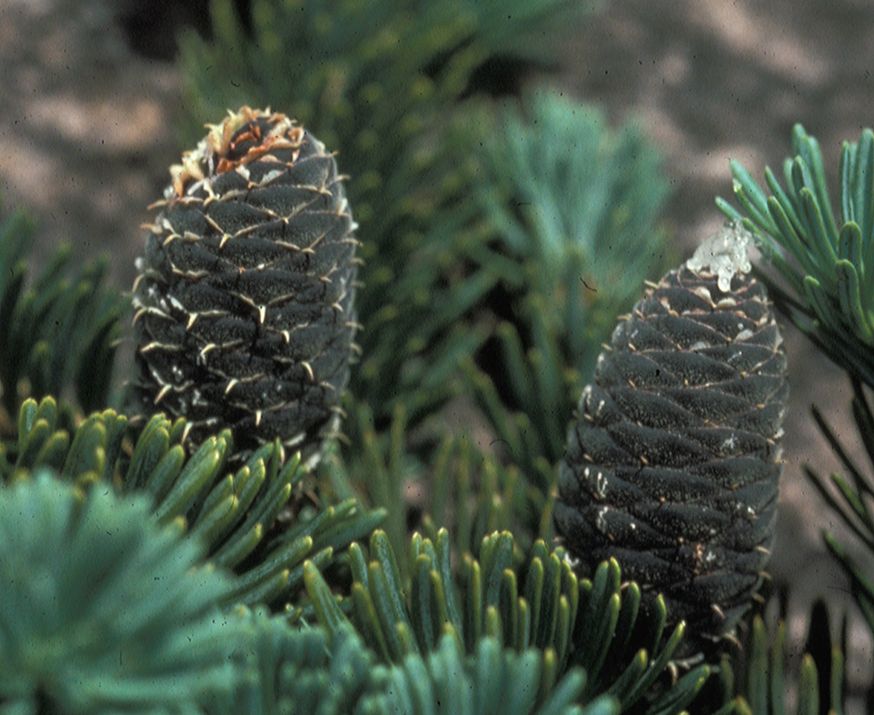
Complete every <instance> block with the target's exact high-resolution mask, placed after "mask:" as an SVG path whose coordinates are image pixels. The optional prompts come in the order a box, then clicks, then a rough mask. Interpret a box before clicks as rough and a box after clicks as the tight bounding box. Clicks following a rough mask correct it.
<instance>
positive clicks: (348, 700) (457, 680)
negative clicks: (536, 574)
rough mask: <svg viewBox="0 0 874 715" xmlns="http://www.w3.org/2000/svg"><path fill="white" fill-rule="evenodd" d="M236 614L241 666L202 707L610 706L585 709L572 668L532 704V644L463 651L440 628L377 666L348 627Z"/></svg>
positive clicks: (489, 641)
mask: <svg viewBox="0 0 874 715" xmlns="http://www.w3.org/2000/svg"><path fill="white" fill-rule="evenodd" d="M240 616H241V618H242V619H243V621H244V624H245V627H246V630H247V633H246V637H245V639H244V641H243V642H244V643H245V644H246V646H247V647H246V648H241V649H239V650H238V651H237V652H236V653H235V660H236V662H238V663H239V664H240V665H241V666H243V667H244V668H245V670H244V675H243V677H242V678H241V679H240V681H238V684H237V687H236V689H235V692H234V693H233V696H232V697H231V698H230V699H227V698H226V699H223V700H218V701H217V702H215V703H213V704H211V706H210V707H209V708H208V712H210V713H214V714H215V715H222V714H223V713H228V715H230V714H231V713H242V712H245V713H251V714H252V715H279V714H280V713H291V712H311V713H316V714H317V715H342V714H345V713H354V714H355V715H388V714H389V713H410V714H412V713H446V715H456V713H461V714H464V713H471V715H474V714H477V715H478V714H480V713H483V714H487V713H496V714H497V713H514V714H515V713H518V714H519V715H523V714H527V713H534V712H537V713H541V714H542V715H543V714H547V713H567V714H568V715H570V714H571V713H573V714H574V715H578V714H582V715H602V714H603V715H608V714H609V715H612V714H613V713H616V712H618V710H617V708H616V706H615V701H614V700H613V699H612V698H610V697H609V696H604V697H602V698H601V699H600V700H598V701H596V702H595V703H593V705H592V706H590V707H587V708H580V707H579V706H578V705H576V704H575V699H576V697H577V696H578V694H579V693H580V691H581V689H582V685H583V682H584V681H583V678H582V674H581V673H580V672H579V671H571V672H569V673H567V674H566V675H564V676H563V677H562V679H561V681H560V682H559V683H557V686H556V688H555V689H554V690H553V692H552V694H551V695H550V696H549V697H548V698H547V699H546V700H545V701H543V702H540V703H538V697H537V696H538V682H539V680H540V661H539V658H538V656H537V653H536V652H535V651H526V652H524V653H516V652H515V651H512V650H507V649H501V647H500V645H499V644H498V643H497V641H495V639H493V638H483V639H482V640H481V641H480V642H479V644H478V645H477V648H476V649H475V652H474V653H473V654H471V655H469V656H466V655H465V654H464V652H463V651H462V650H461V649H459V647H458V644H457V643H456V642H455V641H454V640H453V639H452V638H451V637H450V636H444V638H443V639H442V640H441V642H440V644H439V647H438V648H437V649H435V651H434V652H432V653H429V654H427V655H425V656H422V655H419V654H412V653H411V654H409V655H408V656H407V657H405V658H404V659H403V660H402V661H401V662H400V663H398V664H397V665H381V664H378V663H377V662H376V661H375V657H374V653H373V651H371V650H368V649H367V648H365V647H364V644H363V643H362V641H361V638H360V637H359V636H358V634H357V633H356V632H355V631H354V630H353V629H351V628H350V627H348V626H339V627H338V628H336V629H335V630H334V631H333V632H331V633H329V632H327V631H325V630H323V629H320V628H304V629H295V628H292V627H290V626H289V625H288V623H287V622H286V621H285V620H284V619H282V618H278V617H270V616H269V615H268V614H267V613H265V612H264V611H263V610H257V611H255V612H249V611H246V610H242V611H241V613H240Z"/></svg>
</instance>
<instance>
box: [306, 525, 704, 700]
mask: <svg viewBox="0 0 874 715" xmlns="http://www.w3.org/2000/svg"><path fill="white" fill-rule="evenodd" d="M450 543H451V540H450V537H449V534H448V533H447V532H446V531H445V530H441V531H440V532H439V533H438V535H437V538H436V539H435V540H433V541H432V540H431V539H427V538H423V537H422V536H421V535H419V534H414V535H413V536H412V537H411V539H410V542H409V548H408V551H407V553H408V556H407V558H406V559H404V556H403V555H402V554H397V553H395V551H394V550H393V549H392V548H391V545H390V544H389V542H388V539H387V537H386V535H385V533H384V532H381V531H375V532H374V533H373V535H372V536H371V539H370V544H369V548H368V549H366V550H365V549H364V548H362V547H360V546H358V545H353V546H352V547H351V548H350V551H349V557H350V568H351V571H352V575H353V583H352V588H351V596H350V598H351V601H352V604H351V612H350V613H348V614H347V612H346V608H345V607H344V606H345V601H341V602H340V603H338V602H337V599H336V597H335V595H334V594H333V593H332V592H331V590H330V588H329V587H328V585H327V583H326V582H325V580H324V579H323V578H322V576H321V575H320V573H319V572H318V570H317V569H315V568H312V567H310V568H309V569H308V570H307V573H306V576H305V578H306V583H307V590H308V592H309V595H310V598H311V599H312V601H313V604H314V606H315V610H316V614H317V616H318V619H319V621H320V622H321V623H322V624H323V625H324V626H325V627H326V628H328V629H330V630H331V631H336V630H338V629H342V628H346V627H347V626H348V624H349V623H350V622H351V623H352V624H354V626H355V627H356V629H357V630H358V632H360V633H361V634H362V635H363V637H364V639H365V642H366V643H367V644H368V645H369V647H371V648H372V649H373V650H374V651H375V652H376V653H377V654H379V655H380V656H381V658H382V659H384V660H385V661H388V662H394V663H402V662H404V659H406V658H409V657H410V656H411V655H417V654H425V653H429V652H433V651H435V649H436V650H442V649H443V648H444V647H445V640H446V638H451V639H452V641H453V642H454V643H455V644H456V646H457V647H460V648H463V649H465V650H466V651H467V652H468V653H471V654H475V653H477V648H479V647H481V645H482V639H483V638H484V637H486V638H489V639H494V640H495V641H496V642H497V643H498V644H501V645H503V647H505V648H511V649H513V650H515V651H519V652H525V651H526V649H531V648H536V649H537V651H536V652H537V653H538V654H539V656H538V657H539V658H540V659H541V661H542V666H541V668H542V672H541V679H540V681H539V684H538V686H537V688H538V690H539V692H540V699H541V700H542V699H543V698H545V697H546V696H547V694H548V693H551V692H553V689H554V688H556V687H557V685H556V682H557V680H558V678H559V677H560V675H561V673H563V672H565V671H566V670H567V668H568V667H571V666H573V667H580V668H582V669H583V672H584V674H585V684H584V686H583V687H582V688H581V695H580V697H581V702H584V703H586V702H590V703H592V704H593V706H594V703H595V702H596V701H597V700H598V699H599V698H601V697H602V696H603V695H608V696H610V697H613V698H615V699H616V700H617V704H618V705H619V708H620V709H619V710H618V711H617V712H647V713H658V712H678V711H679V710H681V709H682V708H683V707H685V705H686V704H688V703H690V702H692V701H693V700H694V699H695V697H696V696H697V694H698V692H699V691H700V689H701V688H702V686H703V684H704V682H705V681H706V680H707V678H708V677H709V675H710V672H711V670H710V667H709V666H707V665H701V666H698V667H697V668H694V669H693V670H691V671H690V672H689V673H687V674H686V675H685V676H684V678H683V679H682V680H681V681H680V682H679V683H678V684H676V685H675V686H674V687H673V688H672V689H670V690H668V691H666V692H664V693H661V694H658V693H657V692H655V691H654V690H653V686H654V685H655V684H656V682H657V681H658V680H659V678H660V677H662V676H664V672H665V668H666V667H667V665H668V664H669V662H670V661H671V658H672V656H673V655H674V653H675V652H676V650H677V648H678V646H679V645H680V643H681V641H682V638H683V632H684V626H683V625H678V626H676V627H675V628H674V629H673V630H668V629H666V621H667V611H666V609H665V607H664V602H663V601H661V600H658V601H657V602H656V604H655V608H654V610H653V611H652V612H651V613H649V614H647V615H646V616H644V614H643V612H642V610H641V593H640V589H639V588H638V587H637V585H636V584H633V583H631V584H628V583H625V584H623V583H622V581H621V572H620V569H619V566H618V564H617V563H616V562H615V561H611V562H605V563H603V564H602V565H601V566H600V567H599V569H598V570H597V572H596V573H595V575H594V577H593V578H592V580H578V579H577V577H576V576H575V575H574V573H573V570H572V569H571V567H570V566H569V565H568V563H567V560H566V557H565V552H564V551H563V550H561V549H559V550H552V551H551V550H549V549H548V548H547V547H546V545H545V544H544V543H543V542H542V541H540V542H537V543H536V544H535V545H534V546H533V548H532V550H531V552H530V554H529V555H528V558H527V559H526V560H525V562H524V563H523V565H522V566H521V567H519V566H516V565H515V562H514V557H513V553H514V543H513V537H512V535H511V534H509V533H508V532H503V533H494V534H492V535H490V536H488V537H486V538H485V539H483V542H482V544H481V547H480V549H479V556H478V558H474V557H473V556H471V555H470V554H465V555H464V557H463V560H462V563H461V564H460V566H459V567H458V569H457V574H456V573H455V569H453V567H452V563H451V551H450ZM404 560H406V561H408V564H407V566H406V568H404V569H402V568H401V566H400V564H401V563H402V562H403V561H404ZM405 573H409V574H410V575H409V577H406V576H404V574H405ZM674 708H676V709H674Z"/></svg>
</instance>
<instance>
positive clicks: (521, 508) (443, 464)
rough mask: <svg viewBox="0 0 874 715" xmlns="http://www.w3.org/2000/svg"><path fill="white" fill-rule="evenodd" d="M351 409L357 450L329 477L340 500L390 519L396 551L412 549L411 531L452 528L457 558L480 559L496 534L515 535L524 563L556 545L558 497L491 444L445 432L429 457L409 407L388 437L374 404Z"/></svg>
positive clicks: (342, 454)
mask: <svg viewBox="0 0 874 715" xmlns="http://www.w3.org/2000/svg"><path fill="white" fill-rule="evenodd" d="M346 407H347V411H348V415H349V418H348V420H347V421H346V425H345V432H346V434H347V435H348V440H349V445H348V446H347V447H346V448H345V449H343V450H334V451H333V453H332V454H331V455H330V456H329V457H328V458H327V459H326V460H325V463H324V464H323V467H322V469H321V474H322V476H323V478H324V479H325V480H326V481H329V482H330V483H331V484H332V488H333V490H334V492H335V493H336V494H337V495H338V496H342V497H345V498H353V497H356V498H358V499H360V500H361V501H362V502H363V503H364V504H367V505H369V506H370V507H372V508H380V509H382V510H383V511H384V512H385V513H386V519H385V521H384V522H383V524H382V525H381V528H382V529H383V530H384V531H385V532H386V534H387V536H388V539H389V542H390V543H391V545H392V548H394V549H395V551H396V552H398V553H403V552H404V551H405V550H406V548H407V544H408V532H409V527H410V525H413V528H420V529H421V531H422V532H423V533H424V534H425V535H427V536H428V537H430V538H432V539H434V538H436V536H437V532H438V531H439V529H441V528H448V529H449V531H450V534H451V537H452V549H453V552H454V553H457V554H463V553H466V552H470V553H473V552H474V551H475V550H476V549H477V548H478V546H479V543H480V542H481V541H482V539H483V538H484V537H485V536H487V535H488V534H490V533H492V532H495V531H503V530H507V531H512V532H513V535H514V543H515V544H516V545H517V560H518V559H521V556H522V551H519V550H518V549H519V547H521V549H522V550H525V549H528V548H529V547H530V546H531V544H532V543H533V542H534V541H535V540H537V539H544V540H546V541H549V540H551V538H552V534H553V525H552V501H553V497H552V496H551V495H550V494H548V493H544V492H543V491H541V489H540V488H539V487H538V486H537V485H536V484H535V483H534V480H532V479H529V478H527V477H526V475H525V473H524V471H523V470H521V469H520V468H519V467H517V466H516V465H514V464H512V463H510V464H507V463H504V462H503V461H502V460H500V459H499V458H498V457H497V456H496V455H494V454H491V453H488V452H487V445H479V444H474V443H473V439H472V438H471V437H470V436H469V435H467V434H458V435H456V434H444V435H443V436H442V437H441V438H440V441H439V443H438V444H437V446H436V447H435V448H434V449H433V450H432V451H430V452H429V453H428V457H427V459H423V458H422V456H421V455H418V454H417V453H416V450H415V449H414V447H415V445H414V442H415V440H414V438H413V437H411V436H410V434H409V429H408V428H409V425H408V419H407V413H406V411H405V410H404V409H403V407H402V406H401V405H398V406H396V407H395V409H394V411H393V414H392V419H391V422H390V423H389V425H388V428H387V429H385V430H384V431H381V432H380V431H377V429H376V426H375V421H376V420H375V416H374V414H373V411H372V410H371V409H370V408H369V407H368V406H367V405H364V404H361V403H360V402H357V401H355V400H353V399H349V400H347V401H346ZM411 493H412V494H414V495H415V496H413V497H410V496H409V495H410V494H411ZM404 568H405V564H404V563H403V562H402V563H401V569H402V570H403V569H404Z"/></svg>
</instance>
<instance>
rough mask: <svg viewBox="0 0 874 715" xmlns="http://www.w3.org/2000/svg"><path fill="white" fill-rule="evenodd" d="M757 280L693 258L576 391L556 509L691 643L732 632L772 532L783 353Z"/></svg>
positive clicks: (641, 307)
mask: <svg viewBox="0 0 874 715" xmlns="http://www.w3.org/2000/svg"><path fill="white" fill-rule="evenodd" d="M781 343H782V340H781V338H780V334H779V331H778V329H777V326H776V323H775V321H774V316H773V313H772V311H771V307H770V304H769V303H768V301H767V296H766V294H765V290H764V287H763V286H762V285H761V284H759V283H758V282H757V281H755V280H754V279H752V278H751V277H749V276H747V275H744V274H740V275H735V277H734V278H733V279H732V284H731V292H730V294H726V293H723V292H722V291H721V290H720V289H719V287H718V285H717V277H716V276H715V275H713V274H710V273H709V272H707V271H702V272H700V273H697V272H693V271H691V270H690V269H688V268H687V267H683V268H681V269H679V270H675V271H671V272H670V273H668V274H667V275H666V276H665V277H664V278H663V279H662V281H661V282H660V283H659V284H657V285H653V286H651V287H650V288H649V289H648V290H647V292H646V295H645V296H644V298H643V299H642V300H641V301H639V302H638V303H637V304H636V305H635V307H634V309H633V310H632V312H631V314H630V315H629V316H627V317H626V319H625V320H624V321H623V322H620V324H619V325H618V326H617V328H616V330H615V332H614V333H613V336H612V339H611V343H610V345H609V346H605V350H604V352H603V353H602V354H601V356H600V358H599V360H598V367H597V370H596V374H595V379H594V383H593V384H592V385H590V386H588V387H587V388H586V390H585V391H584V392H583V396H582V398H581V400H580V403H579V408H578V419H577V421H576V422H575V424H574V425H572V427H571V429H570V431H569V435H568V448H567V452H566V455H565V458H564V460H563V462H562V464H561V471H560V479H559V492H560V498H559V502H558V504H557V505H556V523H557V526H558V529H559V532H560V533H561V534H562V536H563V538H564V540H565V542H566V544H567V547H568V549H569V551H570V553H571V554H572V555H573V557H574V558H575V559H577V560H578V561H579V564H580V568H581V569H582V570H583V571H588V570H590V569H592V568H594V566H596V565H597V564H598V563H599V562H601V561H602V560H604V559H606V558H608V557H611V556H613V557H616V558H617V559H618V560H619V561H620V563H621V565H622V566H623V575H624V576H626V577H627V578H629V579H633V580H635V581H637V582H638V583H640V585H641V586H642V587H643V589H644V590H645V591H647V592H649V593H653V594H654V593H658V592H660V593H663V594H664V596H665V597H666V601H667V604H668V607H669V609H670V612H671V613H672V615H673V617H674V618H675V619H677V620H679V619H684V620H686V621H687V623H688V625H689V626H690V629H689V630H690V632H691V633H692V634H693V643H697V644H701V643H702V642H704V641H705V640H706V639H716V638H718V637H719V636H721V635H723V634H726V633H727V632H730V631H731V629H732V628H733V627H734V625H735V624H736V623H737V621H738V620H739V618H740V616H741V615H742V614H743V612H744V611H745V610H746V609H747V607H748V605H749V602H750V598H751V596H752V595H753V593H754V592H755V590H756V589H757V587H758V585H759V583H760V581H761V578H762V571H763V569H764V567H765V565H766V563H767V559H768V555H769V552H770V547H771V544H772V540H773V534H774V520H775V517H776V504H777V482H778V477H779V473H780V469H781V465H780V447H779V440H780V437H781V435H782V430H781V427H780V425H781V422H782V418H783V412H784V409H785V404H786V398H787V391H788V387H787V383H786V379H785V375H786V359H785V355H784V353H783V349H782V347H781Z"/></svg>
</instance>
